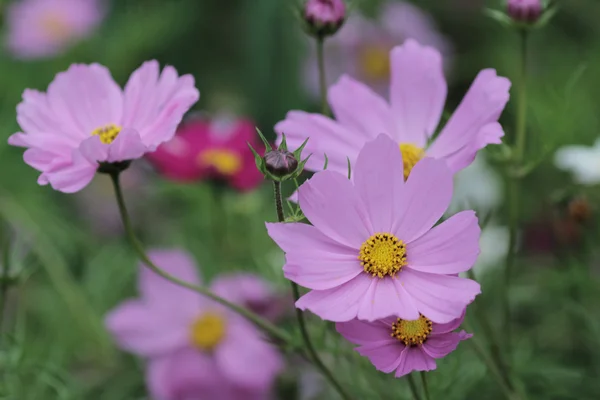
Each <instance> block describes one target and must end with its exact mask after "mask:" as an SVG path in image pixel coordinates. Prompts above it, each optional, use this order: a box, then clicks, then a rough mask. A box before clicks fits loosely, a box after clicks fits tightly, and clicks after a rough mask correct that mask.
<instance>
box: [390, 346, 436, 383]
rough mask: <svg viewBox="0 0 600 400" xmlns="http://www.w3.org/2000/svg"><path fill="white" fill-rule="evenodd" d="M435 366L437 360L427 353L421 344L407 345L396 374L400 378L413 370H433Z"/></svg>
mask: <svg viewBox="0 0 600 400" xmlns="http://www.w3.org/2000/svg"><path fill="white" fill-rule="evenodd" d="M435 368H436V365H435V360H434V359H433V358H431V357H430V356H429V355H427V353H425V352H424V351H423V349H422V348H421V347H420V346H411V347H405V348H404V351H402V354H401V355H400V363H399V365H398V369H396V375H395V376H396V378H400V377H402V376H404V375H406V374H410V373H411V372H412V371H432V370H434V369H435Z"/></svg>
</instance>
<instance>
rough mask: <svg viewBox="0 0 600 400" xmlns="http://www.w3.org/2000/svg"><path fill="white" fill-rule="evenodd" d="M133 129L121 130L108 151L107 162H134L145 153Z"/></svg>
mask: <svg viewBox="0 0 600 400" xmlns="http://www.w3.org/2000/svg"><path fill="white" fill-rule="evenodd" d="M147 150H148V149H147V147H146V145H144V143H143V142H142V139H141V138H140V134H139V133H138V132H137V131H136V130H135V129H123V130H122V131H121V132H120V133H119V135H118V136H117V138H116V139H115V141H114V142H112V143H111V144H110V146H109V149H108V162H118V161H126V160H135V159H136V158H140V157H141V156H143V155H144V153H145V152H146V151H147Z"/></svg>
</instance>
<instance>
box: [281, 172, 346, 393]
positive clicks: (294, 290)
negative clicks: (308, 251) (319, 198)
mask: <svg viewBox="0 0 600 400" xmlns="http://www.w3.org/2000/svg"><path fill="white" fill-rule="evenodd" d="M273 192H274V193H275V208H276V210H277V220H278V221H279V222H285V213H284V211H283V199H282V197H281V182H277V181H273ZM290 284H291V286H292V294H293V296H294V303H296V302H297V301H298V299H299V298H300V289H299V288H298V285H297V284H296V283H295V282H292V281H290ZM295 310H296V319H297V320H298V326H299V327H300V334H301V335H302V341H303V342H304V346H305V347H306V350H307V351H308V355H309V357H310V358H311V360H312V362H313V363H314V365H315V366H316V367H317V368H318V369H319V371H321V373H322V374H323V376H324V377H325V378H326V379H327V380H328V381H329V383H331V385H332V386H333V387H334V388H335V390H337V392H338V394H339V395H340V396H341V397H342V399H345V400H350V399H352V396H350V394H349V393H348V392H346V390H345V389H344V387H343V386H342V384H341V383H340V382H339V381H338V380H337V379H336V377H335V376H334V375H333V374H332V373H331V371H330V370H329V368H327V366H326V365H325V363H323V361H322V360H321V357H319V354H318V353H317V351H316V350H315V347H314V346H313V344H312V341H311V340H310V336H309V334H308V329H306V321H305V320H304V313H303V312H302V310H300V309H299V308H297V307H295Z"/></svg>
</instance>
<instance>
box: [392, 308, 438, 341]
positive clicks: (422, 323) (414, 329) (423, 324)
mask: <svg viewBox="0 0 600 400" xmlns="http://www.w3.org/2000/svg"><path fill="white" fill-rule="evenodd" d="M431 330H432V323H431V320H429V319H427V318H425V317H424V316H422V315H421V316H420V317H419V319H417V320H414V321H407V320H404V319H400V318H398V320H397V321H396V322H394V323H393V324H392V333H391V336H392V337H395V338H396V339H398V340H399V341H401V342H403V343H404V345H405V346H416V345H419V344H423V342H425V340H427V337H428V336H429V334H430V333H431Z"/></svg>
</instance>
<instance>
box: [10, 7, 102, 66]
mask: <svg viewBox="0 0 600 400" xmlns="http://www.w3.org/2000/svg"><path fill="white" fill-rule="evenodd" d="M103 17H104V12H103V10H102V8H101V6H100V2H99V1H98V0H20V1H14V2H13V3H12V4H11V5H10V6H8V8H7V10H6V23H7V27H8V35H7V41H8V43H7V45H8V48H9V49H10V51H11V52H12V53H13V54H14V55H15V56H17V57H19V58H23V59H33V58H44V57H51V56H55V55H57V54H59V53H61V52H63V51H64V50H65V49H66V48H67V47H69V46H70V45H72V44H74V43H75V42H77V41H78V40H81V39H83V38H85V37H87V36H89V35H90V34H91V33H92V32H93V31H94V30H95V29H96V28H97V27H98V25H99V24H100V22H101V21H102V18H103Z"/></svg>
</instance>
